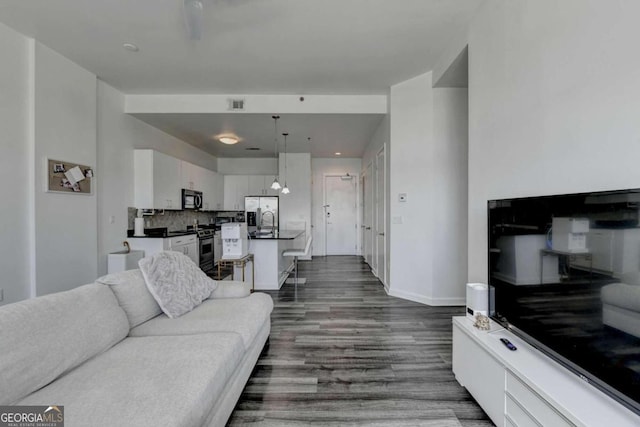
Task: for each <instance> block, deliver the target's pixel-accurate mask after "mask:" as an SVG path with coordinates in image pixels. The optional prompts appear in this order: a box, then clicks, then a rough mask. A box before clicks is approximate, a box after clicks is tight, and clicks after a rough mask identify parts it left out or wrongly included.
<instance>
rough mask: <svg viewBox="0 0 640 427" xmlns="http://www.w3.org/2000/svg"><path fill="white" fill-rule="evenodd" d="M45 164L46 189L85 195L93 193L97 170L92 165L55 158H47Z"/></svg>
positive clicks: (51, 191) (53, 191) (52, 191)
mask: <svg viewBox="0 0 640 427" xmlns="http://www.w3.org/2000/svg"><path fill="white" fill-rule="evenodd" d="M45 165H46V174H45V176H46V177H47V182H46V187H45V191H47V192H50V193H68V194H85V195H88V194H92V193H93V186H92V181H93V178H94V177H95V171H94V170H93V168H92V167H91V166H87V165H81V164H79V163H73V162H65V161H61V160H53V159H46V161H45Z"/></svg>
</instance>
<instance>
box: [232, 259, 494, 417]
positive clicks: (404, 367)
mask: <svg viewBox="0 0 640 427" xmlns="http://www.w3.org/2000/svg"><path fill="white" fill-rule="evenodd" d="M299 266H300V267H299V268H300V275H301V276H302V277H306V278H307V284H306V285H298V287H297V290H296V288H295V286H294V285H292V284H285V285H284V286H283V287H282V289H280V291H273V292H270V294H271V296H272V297H273V300H274V304H275V308H274V311H273V314H272V316H271V319H272V326H271V328H272V329H271V337H270V344H269V346H268V348H267V349H266V350H265V351H264V352H263V354H262V356H261V357H260V359H259V361H258V365H257V366H256V368H255V370H254V372H253V374H252V376H251V378H250V379H249V381H248V383H247V386H246V387H245V390H244V392H243V394H242V396H241V397H240V400H239V402H238V404H237V406H236V409H235V411H234V412H233V415H232V416H231V418H230V420H229V425H246V424H253V425H261V426H290V425H307V424H316V425H323V426H326V425H335V426H345V425H380V426H438V427H447V426H490V425H492V424H491V422H490V421H489V420H488V418H487V416H486V415H485V414H484V413H483V412H482V410H481V409H480V407H479V406H478V405H477V404H476V403H475V401H473V399H472V398H471V396H470V395H469V394H468V393H467V392H466V390H465V389H464V388H462V387H461V386H459V385H458V383H457V382H456V381H455V379H454V377H453V373H452V372H451V316H453V315H462V314H464V309H463V307H428V306H425V305H421V304H417V303H413V302H410V301H405V300H402V299H398V298H394V297H389V296H387V295H386V294H385V292H384V289H383V287H382V284H381V283H380V282H379V281H378V280H377V279H376V278H375V277H374V276H373V275H372V274H371V271H370V269H369V267H368V265H367V264H365V263H364V262H363V261H362V258H361V257H359V256H329V257H314V259H313V261H310V262H300V265H299Z"/></svg>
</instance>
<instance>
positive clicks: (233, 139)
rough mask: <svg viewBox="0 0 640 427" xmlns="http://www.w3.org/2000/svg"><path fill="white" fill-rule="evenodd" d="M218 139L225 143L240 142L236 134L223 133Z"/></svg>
mask: <svg viewBox="0 0 640 427" xmlns="http://www.w3.org/2000/svg"><path fill="white" fill-rule="evenodd" d="M218 141H220V142H222V143H223V144H227V145H233V144H237V143H238V137H237V136H235V135H222V136H219V137H218Z"/></svg>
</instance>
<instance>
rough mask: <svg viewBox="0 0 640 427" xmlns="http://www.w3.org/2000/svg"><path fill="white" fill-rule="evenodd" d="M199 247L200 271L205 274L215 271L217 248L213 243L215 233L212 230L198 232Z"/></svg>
mask: <svg viewBox="0 0 640 427" xmlns="http://www.w3.org/2000/svg"><path fill="white" fill-rule="evenodd" d="M197 234H198V247H199V248H200V263H199V265H200V269H201V270H202V271H204V272H205V273H213V271H214V268H213V266H214V253H215V246H214V241H213V236H214V232H213V230H211V229H201V230H198V232H197Z"/></svg>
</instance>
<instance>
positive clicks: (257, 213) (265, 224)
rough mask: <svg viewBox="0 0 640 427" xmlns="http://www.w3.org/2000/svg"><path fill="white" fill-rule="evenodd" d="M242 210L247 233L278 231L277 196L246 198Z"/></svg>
mask: <svg viewBox="0 0 640 427" xmlns="http://www.w3.org/2000/svg"><path fill="white" fill-rule="evenodd" d="M244 209H245V216H246V221H247V226H248V230H249V232H251V231H256V230H257V228H258V227H261V229H262V230H272V229H274V230H275V231H277V230H278V228H279V220H278V196H246V197H245V198H244Z"/></svg>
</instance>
